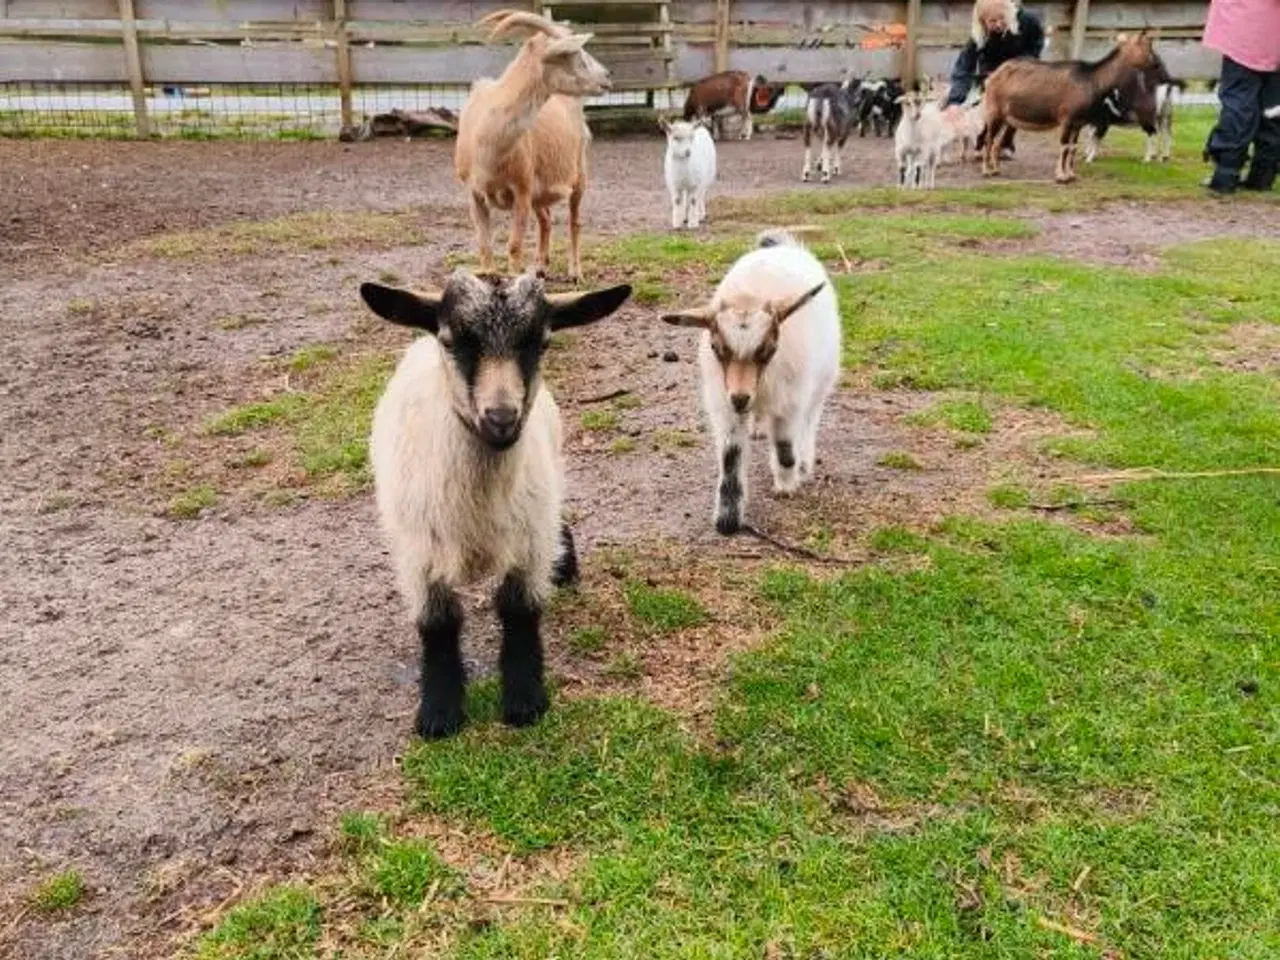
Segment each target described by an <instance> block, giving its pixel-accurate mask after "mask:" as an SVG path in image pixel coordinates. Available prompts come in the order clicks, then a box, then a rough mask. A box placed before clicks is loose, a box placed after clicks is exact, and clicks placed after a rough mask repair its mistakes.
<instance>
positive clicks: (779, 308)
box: [773, 280, 827, 323]
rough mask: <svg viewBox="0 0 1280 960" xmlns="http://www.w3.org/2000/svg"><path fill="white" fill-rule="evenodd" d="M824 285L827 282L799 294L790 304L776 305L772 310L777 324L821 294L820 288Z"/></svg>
mask: <svg viewBox="0 0 1280 960" xmlns="http://www.w3.org/2000/svg"><path fill="white" fill-rule="evenodd" d="M826 285H827V281H825V280H823V281H822V282H821V283H820V284H818V285H817V286H816V287H813V288H812V289H810V290H806V291H805V292H804V293H802V294H800V296H798V297H797V298H796V299H794V300H792V301H790V302H786V303H779V304H776V305H775V306H774V309H773V315H774V316H775V317H776V318H777V320H778V323H782V321H783V320H785V319H787V317H789V316H791V315H792V314H793V313H795V312H796V311H797V310H799V309H800V308H801V307H803V306H804V305H805V304H806V303H808V302H809V301H810V300H812V299H813V298H814V297H816V296H817V295H818V294H819V293H821V292H822V288H823V287H825V286H826Z"/></svg>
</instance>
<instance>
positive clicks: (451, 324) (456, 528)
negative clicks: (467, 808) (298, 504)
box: [360, 271, 631, 737]
mask: <svg viewBox="0 0 1280 960" xmlns="http://www.w3.org/2000/svg"><path fill="white" fill-rule="evenodd" d="M630 293H631V288H630V287H628V286H620V287H612V288H610V289H606V290H601V291H597V292H594V293H586V294H576V295H575V294H569V295H556V296H547V295H546V294H544V292H543V287H542V282H541V281H540V280H538V279H537V278H535V277H534V276H533V275H531V274H524V275H522V276H519V277H515V278H509V279H503V278H500V277H486V278H484V279H481V278H478V277H475V276H472V275H470V274H468V273H465V272H462V271H459V272H457V273H455V274H454V275H453V276H452V277H451V278H450V280H449V282H448V284H447V285H446V286H445V288H444V290H443V292H437V293H427V294H422V295H419V294H414V293H411V292H409V291H407V290H399V289H395V288H392V287H384V286H380V285H378V284H374V283H366V284H364V285H363V286H361V288H360V295H361V296H362V297H363V298H364V301H365V303H366V304H368V306H369V307H370V308H371V309H372V310H373V311H374V312H375V313H376V314H378V315H379V316H380V317H383V318H385V319H387V320H390V321H391V322H392V323H396V324H399V325H401V326H406V327H412V328H414V329H417V330H422V331H425V332H426V333H428V334H431V336H425V337H421V338H419V339H418V340H416V341H415V342H414V343H413V344H412V345H411V346H410V347H409V349H408V350H407V351H406V353H405V355H404V357H403V358H402V359H401V361H400V364H399V366H398V367H397V368H396V371H395V374H394V375H393V376H392V377H391V380H390V382H389V383H388V384H387V387H386V391H385V392H384V393H383V395H382V397H381V399H380V400H379V401H378V406H377V409H376V410H375V412H374V416H373V433H372V436H371V438H370V460H371V462H372V464H373V476H374V484H375V489H376V492H377V501H378V513H379V516H380V519H381V525H382V529H383V533H384V534H385V536H386V538H387V541H388V544H389V546H390V549H391V559H392V563H393V565H394V567H395V572H396V577H397V580H398V583H399V587H400V592H401V594H402V596H403V597H404V600H405V602H406V604H407V605H408V608H409V613H410V616H412V617H414V618H415V620H416V624H417V629H418V635H419V639H420V640H421V644H422V680H421V688H420V697H421V700H420V704H419V708H418V716H417V721H416V729H417V732H418V733H419V734H421V735H422V736H423V737H440V736H446V735H448V734H451V733H453V732H454V731H456V730H457V729H458V728H459V727H460V726H461V725H462V723H463V719H464V718H463V694H464V684H465V677H464V675H463V669H462V658H461V654H460V652H459V648H458V641H459V634H460V631H461V629H462V606H461V604H460V603H459V602H458V598H457V594H456V590H457V589H458V588H459V587H461V586H465V585H467V584H471V583H475V582H477V581H479V580H481V579H483V578H486V577H490V576H497V577H500V578H501V586H499V588H498V590H497V593H496V594H495V596H494V606H495V607H496V609H497V614H498V619H499V620H500V622H501V624H502V650H501V654H500V657H499V663H500V666H501V670H502V716H503V719H504V720H505V721H506V722H507V723H509V724H512V725H516V726H523V725H525V724H530V723H533V722H534V721H536V720H537V719H538V717H540V716H541V715H542V714H543V713H545V712H546V710H547V706H548V700H547V691H546V687H545V685H544V683H543V675H542V642H541V638H540V636H539V623H540V619H541V611H542V606H543V603H544V601H545V600H546V598H547V596H548V594H549V593H550V590H551V586H552V584H553V583H555V584H563V583H567V582H570V581H571V580H573V579H574V578H575V577H576V575H577V557H576V555H575V552H574V545H573V537H572V535H571V534H570V532H569V528H568V526H567V525H565V523H564V521H563V520H562V516H561V506H562V501H563V498H564V463H563V460H562V456H561V451H560V433H561V428H560V414H559V411H558V410H557V408H556V402H555V400H554V399H552V396H551V393H550V392H549V391H548V390H547V389H546V387H545V386H544V385H543V383H542V379H541V377H540V375H539V365H540V362H541V359H542V354H543V351H544V350H545V349H546V344H547V341H548V339H549V338H550V336H551V332H552V331H553V330H559V329H563V328H565V327H576V326H581V325H583V324H588V323H593V322H595V321H596V320H600V319H602V318H603V317H606V316H608V315H609V314H611V313H613V312H614V311H615V310H616V309H617V308H618V307H619V306H621V305H622V303H623V301H625V300H626V298H627V297H628V296H629V295H630Z"/></svg>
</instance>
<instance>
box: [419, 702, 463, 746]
mask: <svg viewBox="0 0 1280 960" xmlns="http://www.w3.org/2000/svg"><path fill="white" fill-rule="evenodd" d="M466 722H467V718H466V715H465V714H464V713H463V712H462V707H461V706H460V705H451V706H437V705H435V704H427V703H424V704H422V705H421V706H419V707H418V717H417V719H416V720H415V721H414V729H415V730H416V731H417V733H418V736H420V737H421V738H422V739H423V740H439V739H441V738H443V737H451V736H453V735H454V734H455V733H457V732H458V731H459V730H461V729H462V726H463V724H465V723H466Z"/></svg>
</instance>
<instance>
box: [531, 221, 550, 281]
mask: <svg viewBox="0 0 1280 960" xmlns="http://www.w3.org/2000/svg"><path fill="white" fill-rule="evenodd" d="M533 212H534V214H535V215H536V216H537V218H538V257H537V264H538V276H540V277H545V276H546V275H547V274H548V272H550V270H551V208H550V207H535V208H534V210H533Z"/></svg>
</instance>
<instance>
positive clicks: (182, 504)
mask: <svg viewBox="0 0 1280 960" xmlns="http://www.w3.org/2000/svg"><path fill="white" fill-rule="evenodd" d="M217 502H218V491H216V490H215V489H214V488H213V487H211V486H209V485H208V484H201V485H200V486H198V487H192V488H191V489H190V490H185V491H183V492H182V493H179V494H177V495H176V496H174V497H173V498H172V499H171V500H170V501H169V506H168V512H169V516H171V517H173V518H175V519H177V520H194V519H195V518H196V517H198V516H200V512H201V511H202V510H204V509H205V508H206V507H212V506H213V505H214V504H215V503H217Z"/></svg>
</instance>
